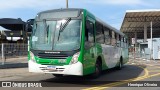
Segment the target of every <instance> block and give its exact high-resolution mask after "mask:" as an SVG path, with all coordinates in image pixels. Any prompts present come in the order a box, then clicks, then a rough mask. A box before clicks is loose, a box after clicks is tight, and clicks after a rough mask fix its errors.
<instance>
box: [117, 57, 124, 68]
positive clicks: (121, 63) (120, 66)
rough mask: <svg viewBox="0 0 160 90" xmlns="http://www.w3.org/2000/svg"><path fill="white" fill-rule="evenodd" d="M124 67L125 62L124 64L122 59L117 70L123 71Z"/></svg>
mask: <svg viewBox="0 0 160 90" xmlns="http://www.w3.org/2000/svg"><path fill="white" fill-rule="evenodd" d="M122 66H123V62H122V59H120V61H119V65H118V67H117V69H118V70H121V69H122Z"/></svg>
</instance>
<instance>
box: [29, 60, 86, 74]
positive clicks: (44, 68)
mask: <svg viewBox="0 0 160 90" xmlns="http://www.w3.org/2000/svg"><path fill="white" fill-rule="evenodd" d="M28 67H29V72H34V73H51V74H63V75H77V76H82V75H83V65H82V63H81V62H77V63H75V64H71V65H63V66H56V65H41V64H37V63H35V62H33V61H32V60H29V61H28Z"/></svg>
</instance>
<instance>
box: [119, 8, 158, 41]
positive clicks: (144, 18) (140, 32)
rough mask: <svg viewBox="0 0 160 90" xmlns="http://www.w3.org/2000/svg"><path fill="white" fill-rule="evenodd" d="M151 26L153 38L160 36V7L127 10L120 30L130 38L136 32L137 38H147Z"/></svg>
mask: <svg viewBox="0 0 160 90" xmlns="http://www.w3.org/2000/svg"><path fill="white" fill-rule="evenodd" d="M151 22H152V24H151ZM151 28H152V32H153V38H157V37H160V9H158V10H157V9H153V10H127V11H126V14H125V17H124V20H123V23H122V26H121V29H120V30H121V31H122V32H123V33H125V34H126V35H128V37H130V38H134V37H135V33H136V34H137V35H136V36H137V39H143V38H145V37H146V39H147V38H150V36H151V35H150V31H151Z"/></svg>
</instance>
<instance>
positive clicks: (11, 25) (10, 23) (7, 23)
mask: <svg viewBox="0 0 160 90" xmlns="http://www.w3.org/2000/svg"><path fill="white" fill-rule="evenodd" d="M0 26H2V27H3V28H5V29H9V30H12V31H21V30H24V29H25V22H24V21H22V20H21V19H20V18H18V19H13V18H1V19H0Z"/></svg>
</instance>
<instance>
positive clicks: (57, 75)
mask: <svg viewBox="0 0 160 90" xmlns="http://www.w3.org/2000/svg"><path fill="white" fill-rule="evenodd" d="M53 76H55V77H63V74H53Z"/></svg>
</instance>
